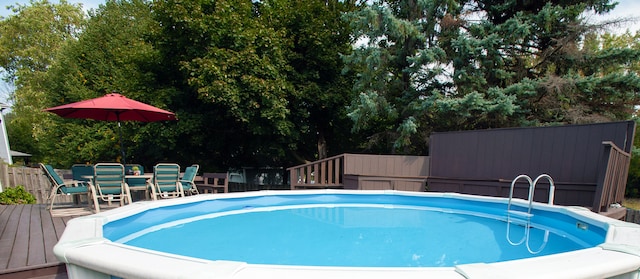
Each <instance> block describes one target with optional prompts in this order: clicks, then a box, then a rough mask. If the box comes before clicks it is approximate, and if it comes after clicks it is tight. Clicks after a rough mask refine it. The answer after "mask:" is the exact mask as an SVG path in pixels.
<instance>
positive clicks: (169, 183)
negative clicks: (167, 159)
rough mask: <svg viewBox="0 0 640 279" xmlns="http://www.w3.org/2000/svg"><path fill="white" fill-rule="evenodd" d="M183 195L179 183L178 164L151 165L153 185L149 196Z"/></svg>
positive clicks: (154, 198)
mask: <svg viewBox="0 0 640 279" xmlns="http://www.w3.org/2000/svg"><path fill="white" fill-rule="evenodd" d="M177 197H184V191H182V185H181V184H180V166H179V165H178V164H167V163H160V164H157V165H155V166H154V167H153V185H151V198H152V199H153V200H157V199H158V198H177Z"/></svg>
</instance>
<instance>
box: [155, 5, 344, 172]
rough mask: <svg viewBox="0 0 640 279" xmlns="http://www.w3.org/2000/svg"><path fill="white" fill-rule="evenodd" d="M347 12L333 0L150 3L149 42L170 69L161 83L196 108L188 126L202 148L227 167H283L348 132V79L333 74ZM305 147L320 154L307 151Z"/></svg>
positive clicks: (337, 67) (336, 69)
mask: <svg viewBox="0 0 640 279" xmlns="http://www.w3.org/2000/svg"><path fill="white" fill-rule="evenodd" d="M349 7H350V6H349V5H347V4H343V3H341V2H339V1H293V2H291V1H259V2H254V3H251V2H240V3H237V2H236V1H215V2H214V1H202V2H175V1H157V2H155V3H154V6H153V8H154V14H155V15H156V19H157V20H158V22H159V23H160V27H161V28H160V29H159V30H158V33H157V34H156V36H155V38H156V39H155V41H156V45H157V48H158V49H159V50H161V51H162V53H163V54H162V57H163V58H164V61H163V62H162V64H163V65H164V67H165V69H167V71H166V73H171V75H170V76H167V79H162V80H163V81H165V82H166V85H167V86H172V87H173V88H175V90H176V91H179V92H181V93H180V94H181V95H182V96H189V98H190V99H191V100H199V101H200V102H201V103H200V104H198V105H196V106H195V107H194V108H196V110H190V113H189V115H190V117H193V120H194V125H197V126H200V127H205V128H202V129H200V130H199V133H200V135H199V136H198V137H202V138H205V139H207V140H208V142H207V143H206V144H200V145H198V147H199V148H202V149H204V150H210V152H209V154H214V155H213V156H217V157H221V158H222V159H223V160H225V162H224V163H223V164H226V165H227V166H239V165H238V164H241V163H243V162H244V164H249V165H251V166H283V165H289V164H291V163H292V162H298V161H300V160H306V159H311V158H317V156H316V155H315V154H316V153H320V154H321V155H320V156H321V157H322V156H326V155H325V154H326V153H325V152H323V150H327V149H328V147H326V146H327V145H328V144H325V142H327V140H326V138H327V136H333V135H339V133H337V132H336V131H340V130H344V129H343V127H344V126H343V123H344V122H342V121H339V119H340V118H338V117H339V116H340V115H344V114H343V113H342V112H341V111H342V108H343V107H344V104H346V102H347V100H348V99H349V92H348V91H346V90H344V89H345V88H348V87H349V81H348V78H345V77H343V76H341V75H340V74H339V71H340V69H341V67H342V66H341V63H342V62H341V61H340V59H339V58H340V55H341V54H342V53H347V52H348V51H349V50H350V44H349V42H350V38H349V36H348V33H349V32H348V29H347V26H346V24H344V23H343V22H341V21H340V17H341V14H342V13H343V12H344V11H346V9H348V8H349ZM311 15H313V16H311ZM303 18H304V19H305V20H301V19H303ZM310 18H315V19H314V20H313V21H309V20H308V19H310ZM194 103H195V102H194ZM196 123H197V124H196ZM346 139H347V138H346V137H345V138H343V139H341V140H342V142H341V141H336V144H335V146H340V145H341V144H343V143H346V142H348V141H347V140H346ZM207 140H205V141H207ZM311 142H313V143H314V144H313V146H314V147H315V146H320V148H319V150H320V152H318V151H316V150H314V149H310V148H308V147H309V146H312V145H311ZM316 143H318V144H316ZM336 150H337V149H336ZM245 166H247V165H245Z"/></svg>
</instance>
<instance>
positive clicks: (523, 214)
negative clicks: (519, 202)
mask: <svg viewBox="0 0 640 279" xmlns="http://www.w3.org/2000/svg"><path fill="white" fill-rule="evenodd" d="M507 214H513V215H516V216H518V217H522V218H527V219H528V218H531V217H532V216H533V214H531V213H527V212H524V211H519V210H508V211H507Z"/></svg>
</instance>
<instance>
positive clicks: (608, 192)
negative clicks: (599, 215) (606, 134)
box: [593, 141, 631, 212]
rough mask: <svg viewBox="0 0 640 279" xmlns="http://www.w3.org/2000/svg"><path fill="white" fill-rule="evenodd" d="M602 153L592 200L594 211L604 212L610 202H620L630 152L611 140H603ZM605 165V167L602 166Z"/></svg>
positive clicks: (623, 190)
mask: <svg viewBox="0 0 640 279" xmlns="http://www.w3.org/2000/svg"><path fill="white" fill-rule="evenodd" d="M602 144H603V145H604V154H603V158H602V162H601V164H604V165H603V167H601V168H600V173H599V174H598V184H597V186H596V193H595V197H594V201H593V211H594V212H605V211H607V209H608V208H609V207H610V206H611V205H612V204H622V200H623V199H624V192H625V188H626V185H627V175H628V173H629V163H630V161H631V154H629V153H627V152H625V151H624V150H622V149H620V148H619V147H617V146H616V145H615V144H614V143H613V142H610V141H603V142H602ZM604 166H606V167H604Z"/></svg>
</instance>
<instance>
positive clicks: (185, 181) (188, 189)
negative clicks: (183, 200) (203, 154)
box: [180, 164, 200, 195]
mask: <svg viewBox="0 0 640 279" xmlns="http://www.w3.org/2000/svg"><path fill="white" fill-rule="evenodd" d="M198 169H200V166H199V165H197V164H193V165H191V166H189V167H187V168H186V169H184V175H182V178H181V179H180V184H182V191H184V193H185V194H186V193H189V195H197V194H198V188H197V187H196V183H195V179H196V175H198Z"/></svg>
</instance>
